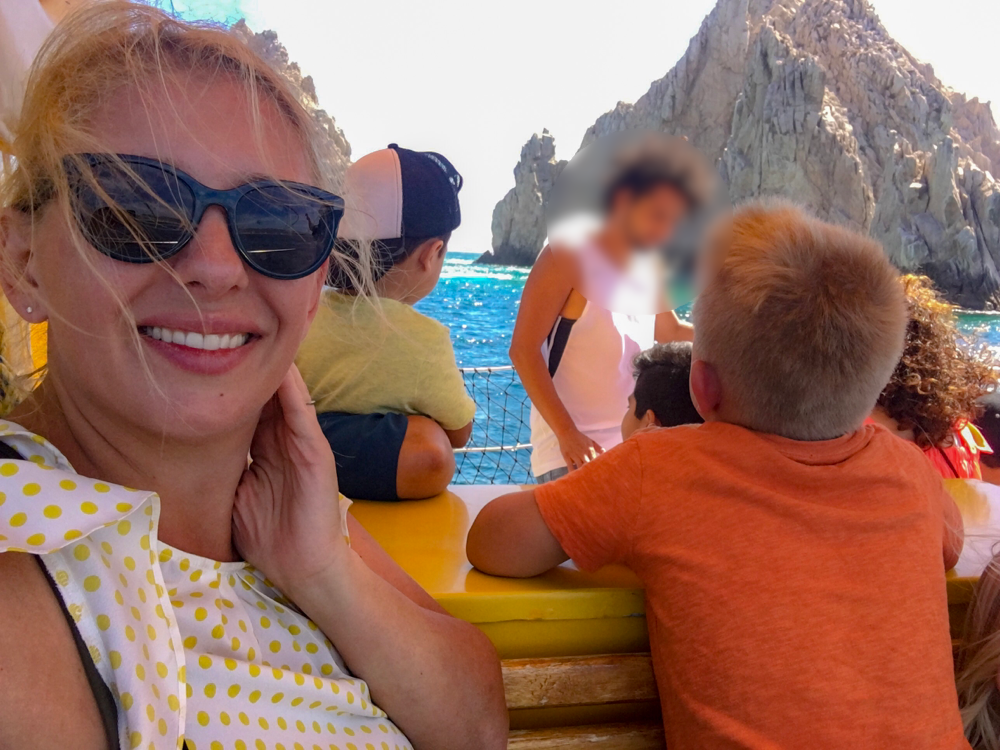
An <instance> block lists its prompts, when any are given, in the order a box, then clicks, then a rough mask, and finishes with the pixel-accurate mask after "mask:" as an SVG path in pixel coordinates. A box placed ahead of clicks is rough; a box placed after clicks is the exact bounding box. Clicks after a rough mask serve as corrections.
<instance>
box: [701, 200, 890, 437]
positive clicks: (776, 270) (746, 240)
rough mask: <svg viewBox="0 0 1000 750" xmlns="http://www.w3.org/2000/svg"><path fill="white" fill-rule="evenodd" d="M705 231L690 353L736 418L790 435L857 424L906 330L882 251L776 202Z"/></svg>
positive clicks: (828, 433)
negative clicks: (715, 380)
mask: <svg viewBox="0 0 1000 750" xmlns="http://www.w3.org/2000/svg"><path fill="white" fill-rule="evenodd" d="M711 237H712V239H711V240H710V242H709V246H708V249H707V251H706V256H705V258H704V260H705V268H704V270H705V272H706V277H707V284H706V287H705V289H704V291H702V293H701V295H700V296H699V297H698V299H697V301H696V302H695V305H694V325H695V349H694V356H695V358H696V359H700V360H703V361H705V362H707V363H709V364H711V365H712V366H713V367H714V368H715V369H716V371H717V372H718V374H719V378H720V380H721V382H722V390H723V398H724V400H728V401H729V403H730V407H729V414H730V415H732V414H738V419H734V420H733V421H737V422H738V423H739V424H741V425H742V426H744V427H747V428H749V429H752V430H756V431H758V432H767V433H772V434H776V435H782V436H784V437H788V438H793V439H796V440H826V439H831V438H835V437H839V436H841V435H844V434H846V433H848V432H851V431H853V430H855V429H857V428H858V427H859V426H860V425H861V424H862V422H863V421H864V419H865V417H866V416H868V414H869V413H870V412H871V410H872V408H873V407H874V406H875V401H876V399H877V398H878V395H879V393H881V391H882V388H883V387H885V384H886V383H887V382H888V380H889V376H890V375H891V374H892V371H893V368H894V367H895V366H896V363H897V362H898V361H899V357H900V354H901V352H902V347H903V338H904V335H905V332H906V322H907V312H906V300H905V298H904V295H903V292H902V287H901V286H900V284H899V281H898V274H897V272H896V270H895V269H894V268H893V267H892V265H891V264H890V263H889V260H888V258H887V257H886V255H885V253H884V252H883V250H882V248H881V246H880V245H879V244H878V243H877V242H875V241H874V240H871V239H869V238H868V237H865V236H863V235H860V234H857V233H855V232H852V231H849V230H847V229H844V228H841V227H836V226H833V225H830V224H826V223H824V222H822V221H819V220H818V219H816V218H813V217H812V216H809V215H808V214H806V213H805V212H804V211H803V210H802V209H800V208H798V207H797V206H794V205H792V204H790V203H784V202H774V201H771V202H756V203H751V204H748V205H745V206H743V207H741V208H739V209H738V210H736V211H735V212H734V213H733V215H732V216H731V217H729V218H727V219H726V220H724V221H723V222H721V223H720V224H719V225H718V226H717V227H716V228H715V231H714V232H713V234H712V235H711Z"/></svg>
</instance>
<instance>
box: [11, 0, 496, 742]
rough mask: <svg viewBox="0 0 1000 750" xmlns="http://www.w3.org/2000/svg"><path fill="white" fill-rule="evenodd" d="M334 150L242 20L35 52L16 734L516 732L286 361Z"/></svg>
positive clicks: (27, 201)
mask: <svg viewBox="0 0 1000 750" xmlns="http://www.w3.org/2000/svg"><path fill="white" fill-rule="evenodd" d="M321 143H322V141H321V139H320V136H318V135H317V134H316V132H315V130H314V127H313V124H312V120H311V118H310V116H309V114H308V113H307V112H306V111H305V110H304V109H303V108H302V107H301V106H300V104H299V103H298V100H297V99H296V98H295V95H294V93H293V92H292V91H291V90H290V89H289V86H288V84H287V83H286V82H285V81H284V80H283V79H281V78H280V77H279V76H277V75H276V74H275V73H274V72H273V71H272V70H271V69H269V68H268V67H267V65H266V64H265V63H263V62H262V61H261V60H260V59H259V58H258V57H256V56H255V55H254V54H253V53H252V52H251V51H250V50H249V49H248V48H247V47H246V46H245V45H244V44H243V43H242V42H241V41H239V40H238V39H236V38H235V37H233V36H232V35H230V34H229V33H228V32H226V31H224V30H220V29H217V28H209V27H197V26H193V25H188V24H184V23H181V22H178V21H176V20H174V19H172V18H169V17H168V16H166V15H164V14H162V13H160V12H159V11H156V10H153V9H150V8H148V7H144V6H139V5H129V4H125V3H102V4H98V5H96V6H94V7H93V8H91V9H88V10H85V11H82V12H81V13H79V14H76V15H74V16H73V17H71V18H70V19H67V21H66V22H65V23H64V24H63V25H62V26H61V27H60V28H57V30H56V31H55V35H54V37H53V38H52V39H51V40H50V41H49V43H48V44H47V45H46V47H45V48H43V50H42V52H41V55H40V58H39V59H38V60H37V61H36V66H35V68H34V70H33V72H32V74H31V77H30V80H29V84H28V95H27V97H26V99H25V102H24V107H23V109H22V113H21V117H20V119H19V121H18V122H17V123H16V124H15V127H14V140H13V145H12V148H11V153H10V154H8V156H12V157H13V159H10V160H8V162H7V169H6V171H5V172H4V174H3V176H2V180H0V190H2V200H3V206H4V208H3V209H2V213H0V259H2V264H0V280H2V283H3V288H4V292H5V294H6V295H7V298H8V299H9V301H10V303H11V305H12V306H13V307H14V309H15V310H17V311H18V313H19V314H20V315H21V316H22V317H23V318H24V319H25V320H27V321H29V322H31V323H40V322H43V321H47V322H48V345H49V350H48V367H47V371H46V373H45V374H44V378H43V379H42V380H41V383H40V385H38V386H37V387H36V388H34V390H32V391H31V392H30V393H29V394H28V395H27V397H26V398H25V399H24V400H23V401H22V403H21V404H20V405H19V406H18V407H16V408H15V410H14V411H13V412H12V413H11V414H10V415H8V417H7V420H8V421H0V747H26V748H30V747H45V748H49V747H73V748H105V747H114V748H117V747H124V748H129V747H132V748H134V747H142V748H177V747H183V746H186V747H187V748H189V750H207V749H209V748H212V749H214V748H269V749H271V748H275V749H276V748H287V749H288V750H291V749H292V748H316V747H321V748H324V749H325V748H341V749H343V750H347V749H356V750H360V749H362V748H364V749H366V750H367V749H373V748H380V749H381V748H409V747H415V748H433V749H434V750H439V749H441V748H445V749H447V748H456V749H458V748H463V749H464V748H486V749H488V750H489V749H492V748H500V747H503V746H504V745H505V737H506V712H505V710H504V705H503V694H502V687H501V683H500V674H499V667H498V663H497V659H496V654H495V651H494V650H493V648H492V646H491V645H490V643H489V642H488V641H487V640H486V639H485V637H484V636H483V635H482V634H481V633H479V632H478V631H477V630H476V629H474V628H473V627H472V626H470V625H468V624H466V623H463V622H460V621H458V620H456V619H453V618H451V617H449V616H448V615H447V614H446V613H445V612H444V611H443V610H442V609H441V608H440V607H439V606H438V605H437V604H436V603H435V602H434V601H433V600H432V599H431V598H430V597H429V596H428V595H427V594H426V593H425V592H423V591H422V590H421V589H420V588H419V587H418V586H417V585H416V583H415V582H414V581H412V580H411V579H410V578H408V577H407V576H406V575H405V574H404V573H403V571H402V570H401V569H400V568H398V567H397V566H396V565H395V563H393V562H392V560H390V559H389V558H388V556H387V555H386V554H385V553H384V552H383V551H382V550H381V549H380V548H379V547H378V545H377V544H376V543H375V542H374V541H373V540H372V539H371V537H370V536H368V535H367V534H366V533H365V532H364V530H363V529H362V528H361V527H359V526H358V525H357V524H356V523H355V522H354V521H353V520H351V518H350V517H349V516H347V515H346V514H345V513H344V508H342V507H341V503H338V501H337V497H338V493H337V482H336V472H335V465H334V458H333V455H332V454H331V452H330V449H329V446H328V444H327V442H326V440H325V439H324V438H323V434H322V432H321V431H320V428H319V425H318V423H317V421H316V415H315V411H314V409H313V407H312V405H311V404H310V402H309V396H308V393H307V391H306V389H305V387H304V385H303V383H302V380H301V378H300V377H299V375H298V372H297V371H296V370H295V368H294V367H293V366H292V360H293V357H294V355H295V352H296V349H297V347H298V345H299V343H300V341H301V340H302V338H303V337H304V336H305V333H306V330H307V329H308V326H309V323H310V321H311V320H312V317H313V315H314V313H315V312H316V307H317V304H318V300H319V298H320V289H321V287H322V283H323V279H324V277H325V275H326V270H327V267H328V262H329V260H328V259H329V257H330V253H331V247H332V245H333V239H334V236H335V232H336V226H337V223H338V221H339V219H340V216H341V214H342V212H343V203H342V201H341V200H340V198H338V197H337V196H336V195H334V194H333V193H331V192H328V189H327V185H328V180H327V179H326V178H325V176H324V171H325V170H324V168H323V162H322V159H321V158H320V157H319V156H318V153H320V144H321ZM318 186H320V187H318ZM353 272H354V273H355V274H356V275H357V277H358V283H359V284H361V285H362V287H364V286H365V276H366V273H365V269H364V268H355V269H353ZM248 454H249V456H250V458H251V461H250V462H249V465H248V461H247V456H248ZM344 504H345V505H346V503H344Z"/></svg>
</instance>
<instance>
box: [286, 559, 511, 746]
mask: <svg viewBox="0 0 1000 750" xmlns="http://www.w3.org/2000/svg"><path fill="white" fill-rule="evenodd" d="M345 567H346V569H344V570H340V571H337V572H336V573H331V574H328V575H324V576H322V580H313V581H310V582H308V584H304V585H303V586H302V587H301V590H296V591H291V592H286V595H288V596H290V597H291V599H292V600H293V601H294V602H295V603H296V605H297V606H298V607H300V608H301V609H302V611H303V612H305V613H306V614H307V615H308V616H309V617H310V619H312V620H313V621H314V622H315V623H316V624H317V625H318V626H319V627H320V629H321V630H322V631H323V633H324V634H325V635H326V636H327V638H329V639H330V641H331V642H332V643H334V644H335V646H336V648H337V650H338V651H339V652H340V654H341V656H342V657H343V659H344V662H345V663H346V664H347V666H348V667H349V668H350V670H351V671H352V672H353V673H354V674H355V675H357V676H358V677H360V678H361V679H363V680H365V681H366V682H367V683H368V687H369V689H370V690H371V695H372V700H373V701H374V702H375V703H376V705H378V706H379V707H380V708H382V709H383V710H384V711H385V712H386V713H387V714H388V715H389V718H390V719H391V720H392V721H393V722H394V723H395V724H396V725H397V726H398V727H399V728H400V729H401V730H402V731H403V732H404V733H405V734H406V736H407V737H408V738H409V740H410V742H411V743H412V744H413V746H414V747H415V748H417V749H418V750H464V749H465V748H472V747H474V748H483V750H500V749H501V748H505V747H506V737H507V714H506V708H505V704H504V695H503V683H502V680H501V675H500V667H499V661H498V659H497V655H496V650H495V649H494V648H493V646H492V644H491V643H490V642H489V640H488V639H487V638H486V636H485V635H483V634H482V633H481V632H479V631H478V630H477V629H476V628H475V627H473V626H472V625H469V624H468V623H465V622H462V621H461V620H457V619H455V618H453V617H450V616H448V615H443V614H439V613H437V612H431V611H429V610H427V609H425V608H423V607H420V606H418V605H417V604H415V603H414V602H412V601H411V600H410V599H408V598H407V597H406V596H405V595H403V594H402V593H400V592H399V591H398V590H397V589H396V588H394V587H393V586H392V585H390V584H389V583H387V582H386V581H385V580H383V579H382V578H381V577H379V576H378V575H377V574H375V573H374V572H373V571H372V570H371V569H370V568H369V567H368V566H367V565H366V564H365V563H364V561H363V560H361V558H359V557H358V556H357V555H356V554H355V553H353V552H351V553H350V555H349V564H347V565H346V566H345Z"/></svg>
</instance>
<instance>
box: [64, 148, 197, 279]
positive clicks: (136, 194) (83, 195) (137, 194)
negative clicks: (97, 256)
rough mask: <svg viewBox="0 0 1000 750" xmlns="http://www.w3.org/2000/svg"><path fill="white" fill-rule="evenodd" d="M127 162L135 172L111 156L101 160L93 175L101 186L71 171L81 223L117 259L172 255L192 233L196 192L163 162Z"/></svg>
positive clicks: (92, 239) (99, 246)
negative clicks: (127, 169) (157, 163)
mask: <svg viewBox="0 0 1000 750" xmlns="http://www.w3.org/2000/svg"><path fill="white" fill-rule="evenodd" d="M129 167H130V169H131V171H132V172H133V173H134V174H130V173H129V172H128V171H126V170H124V169H123V168H122V167H121V166H120V165H117V164H114V163H112V162H98V163H97V164H95V165H94V166H93V176H94V180H95V181H96V183H97V185H98V186H99V187H95V186H94V185H93V184H92V183H91V182H90V180H88V179H85V178H84V177H82V176H80V175H75V176H72V175H71V180H72V181H73V187H74V189H75V190H74V192H75V197H76V205H75V209H76V214H77V220H78V222H79V225H80V229H81V230H82V231H83V234H84V236H85V237H86V238H87V241H88V242H90V244H92V245H93V246H94V247H95V248H97V249H98V250H99V251H100V252H102V253H104V254H105V255H107V256H109V257H111V258H114V259H115V260H121V261H126V262H129V263H149V262H152V261H154V260H160V259H163V258H169V257H170V256H171V255H173V254H174V253H176V252H177V251H178V250H180V249H181V247H183V245H184V243H186V242H187V241H188V240H189V239H190V238H191V219H190V217H191V216H192V214H193V213H194V204H195V200H194V194H193V193H192V192H191V190H190V188H188V186H187V185H185V184H184V183H182V182H180V181H179V180H178V179H177V177H176V176H175V175H174V174H172V173H171V172H168V171H165V170H164V169H162V168H160V167H157V166H152V165H147V164H131V165H129Z"/></svg>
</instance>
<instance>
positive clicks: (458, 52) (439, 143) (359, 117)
mask: <svg viewBox="0 0 1000 750" xmlns="http://www.w3.org/2000/svg"><path fill="white" fill-rule="evenodd" d="M201 1H202V2H208V3H212V2H213V0H201ZM194 2H197V0H194ZM219 2H220V4H226V0H219ZM179 4H180V3H179V2H178V5H179ZM714 4H715V3H714V0H684V1H683V2H680V1H679V0H613V1H612V2H604V3H595V2H586V3H583V2H578V1H576V2H570V1H568V0H499V1H498V0H493V1H492V2H483V1H482V0H474V1H473V2H469V1H468V0H423V1H415V0H337V1H336V2H328V1H327V0H322V2H320V1H317V0H244V2H242V6H243V10H244V11H245V12H246V13H247V15H248V16H249V18H248V20H249V21H250V22H251V24H252V25H253V26H254V27H255V30H260V29H263V28H271V29H274V30H275V31H277V32H278V35H279V38H280V39H281V41H282V42H283V43H284V45H285V46H286V47H287V48H288V51H289V54H290V55H291V58H292V59H293V60H295V61H297V62H298V63H299V64H300V65H301V67H302V70H303V72H305V73H307V74H309V75H312V76H313V78H314V79H315V81H316V88H317V91H318V93H319V98H320V104H321V105H322V106H323V107H324V108H326V109H327V110H328V111H329V112H330V113H331V114H332V115H333V116H334V117H335V118H336V120H337V123H338V125H339V126H340V127H341V128H343V130H344V132H345V133H346V135H347V138H348V140H349V141H350V142H351V146H352V148H353V154H354V157H355V158H357V157H359V156H361V155H363V154H366V153H368V152H369V151H373V150H375V149H378V148H383V147H385V146H386V145H388V144H389V143H390V142H398V143H399V144H400V145H401V146H405V147H408V148H415V149H429V150H435V151H440V152H441V153H443V154H445V155H446V156H447V157H448V158H450V159H451V160H452V161H453V162H454V163H455V165H456V166H457V167H458V169H459V171H461V172H462V174H463V175H464V176H465V179H466V183H465V187H464V188H463V190H462V194H461V198H462V213H463V219H464V220H463V223H462V226H461V228H460V229H459V230H458V231H457V232H456V233H455V236H454V239H453V247H454V248H455V249H465V250H486V249H488V247H489V245H490V217H491V215H492V211H493V206H494V205H495V204H496V202H497V201H498V200H499V199H500V198H501V197H503V195H504V193H506V192H507V190H508V189H509V188H511V187H512V186H513V176H512V174H511V170H512V169H513V167H514V164H515V163H516V162H517V159H518V155H519V154H520V149H521V146H522V145H523V144H524V142H525V141H526V140H527V139H528V138H529V137H530V136H531V134H532V133H533V132H536V131H541V129H542V128H548V129H549V130H550V131H551V132H552V133H553V135H554V136H555V138H556V143H557V148H558V151H559V156H560V157H561V158H569V157H570V156H572V154H573V153H574V152H575V151H576V148H577V147H578V146H579V143H580V139H581V137H582V135H583V132H584V130H585V129H586V128H587V127H588V126H589V125H591V124H592V123H593V122H594V120H595V119H596V118H597V117H598V116H599V115H600V114H602V113H603V112H605V111H606V110H608V109H610V108H612V107H613V106H614V105H615V103H616V102H618V101H619V100H622V101H635V100H636V99H637V98H638V97H639V96H641V95H642V94H643V93H644V92H645V91H646V89H647V88H648V86H649V84H650V82H651V81H653V80H655V79H657V78H660V77H662V76H663V75H664V74H665V73H666V72H667V71H668V70H670V68H671V67H673V65H674V63H675V62H676V61H677V60H678V59H679V58H680V56H681V55H682V54H683V52H684V50H685V49H686V48H687V44H688V40H689V39H690V38H691V37H692V36H693V35H694V34H695V33H696V32H697V30H698V27H699V25H700V24H701V21H702V18H703V17H704V16H705V14H706V13H708V11H709V10H710V9H711V8H712V7H713V6H714ZM874 5H875V9H876V11H877V12H878V13H879V15H880V17H881V18H882V21H883V23H884V24H885V25H886V27H887V28H888V30H889V32H890V33H891V34H893V35H894V36H895V37H896V38H897V39H898V40H899V41H900V42H901V43H902V44H903V45H904V46H906V47H907V48H908V49H909V50H910V52H911V53H913V54H914V55H915V56H916V57H918V58H920V59H922V60H925V61H928V62H931V63H932V64H933V65H934V68H935V70H936V72H937V74H938V76H939V77H940V78H941V79H942V80H943V81H944V82H945V83H946V84H948V85H950V86H952V87H953V88H955V89H957V90H960V91H964V92H966V93H967V94H969V95H970V96H972V95H976V96H979V97H980V98H981V99H984V100H992V101H994V102H997V103H998V107H1000V55H998V52H997V47H996V44H997V29H1000V2H998V1H997V0H949V1H948V2H947V3H941V2H940V0H936V1H935V2H931V0H874ZM998 107H995V108H994V109H995V110H996V109H997V108H998Z"/></svg>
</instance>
